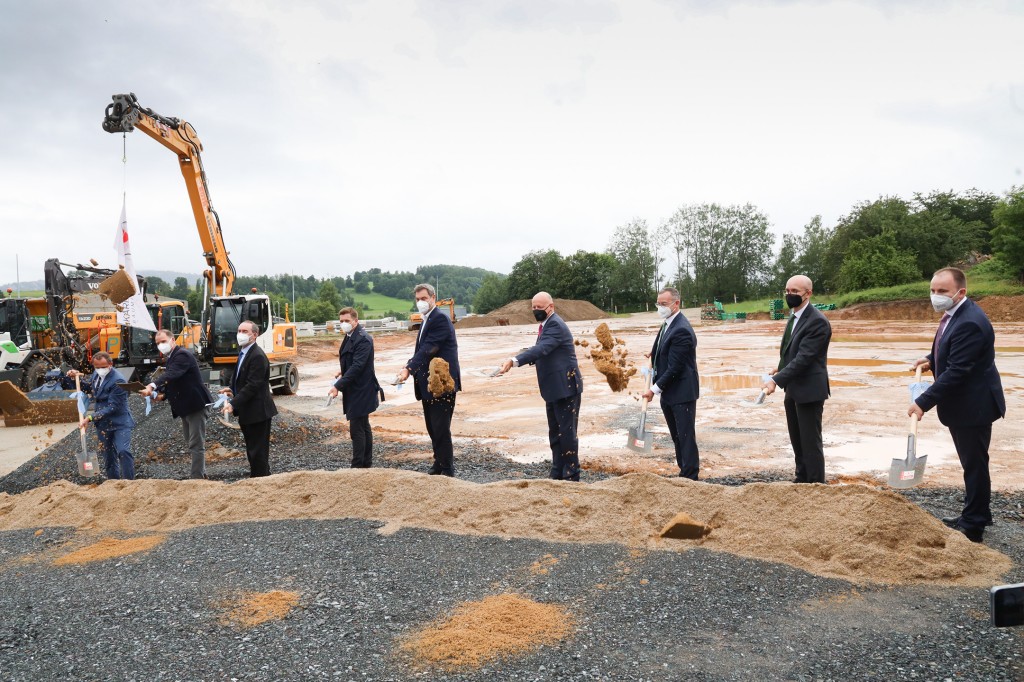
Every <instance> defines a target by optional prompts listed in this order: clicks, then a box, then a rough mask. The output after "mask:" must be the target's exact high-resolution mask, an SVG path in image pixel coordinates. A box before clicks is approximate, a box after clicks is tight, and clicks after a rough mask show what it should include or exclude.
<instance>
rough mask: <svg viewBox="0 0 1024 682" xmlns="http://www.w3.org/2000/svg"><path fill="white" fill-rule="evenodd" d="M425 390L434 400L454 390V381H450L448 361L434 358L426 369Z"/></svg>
mask: <svg viewBox="0 0 1024 682" xmlns="http://www.w3.org/2000/svg"><path fill="white" fill-rule="evenodd" d="M427 389H428V390H429V391H430V393H431V395H433V396H434V397H435V398H436V397H438V396H441V395H444V394H445V393H451V392H452V391H454V390H455V380H454V379H452V374H451V370H450V368H449V367H448V361H447V360H445V359H443V358H434V359H433V360H431V361H430V366H429V367H428V368H427Z"/></svg>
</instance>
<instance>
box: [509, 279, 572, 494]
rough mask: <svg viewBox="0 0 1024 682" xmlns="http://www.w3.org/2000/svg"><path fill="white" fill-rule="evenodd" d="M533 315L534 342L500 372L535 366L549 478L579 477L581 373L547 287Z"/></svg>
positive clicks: (535, 305) (541, 293) (569, 335)
mask: <svg viewBox="0 0 1024 682" xmlns="http://www.w3.org/2000/svg"><path fill="white" fill-rule="evenodd" d="M532 305H533V317H534V319H536V320H537V322H539V323H540V327H539V328H538V329H537V343H535V344H534V345H533V346H531V347H530V348H527V349H526V350H524V351H523V352H522V353H520V354H519V355H517V356H515V357H513V358H509V359H508V360H506V361H505V364H504V365H502V367H501V373H502V374H504V373H505V372H507V371H509V370H510V369H512V367H519V366H521V365H536V366H537V383H538V384H540V396H541V397H542V398H544V402H545V403H546V407H547V416H548V443H549V444H550V445H551V478H553V479H555V480H556V481H578V480H580V455H579V451H580V442H579V436H578V435H577V431H578V428H579V421H580V401H581V397H582V393H583V377H582V375H581V374H580V366H579V364H578V363H577V362H576V348H575V346H574V345H573V342H572V332H570V331H569V327H568V326H567V325H566V324H565V322H564V321H563V320H562V318H561V317H559V316H558V315H556V314H555V302H554V300H553V299H552V298H551V295H550V294H549V293H547V292H546V291H541V292H540V293H538V294H537V295H536V296H534V297H533V304H532Z"/></svg>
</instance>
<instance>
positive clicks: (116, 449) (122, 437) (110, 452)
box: [96, 428, 135, 481]
mask: <svg viewBox="0 0 1024 682" xmlns="http://www.w3.org/2000/svg"><path fill="white" fill-rule="evenodd" d="M96 438H97V439H98V440H99V442H100V450H102V451H103V473H104V475H105V476H106V477H107V478H109V479H114V480H116V479H119V478H123V479H126V480H129V481H131V480H133V479H134V478H135V456H134V455H133V454H132V451H131V446H132V430H131V429H130V428H125V429H109V430H107V429H96Z"/></svg>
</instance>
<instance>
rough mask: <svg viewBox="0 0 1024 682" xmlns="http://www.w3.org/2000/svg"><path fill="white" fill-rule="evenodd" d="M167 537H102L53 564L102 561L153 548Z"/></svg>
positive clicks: (62, 564) (56, 560) (63, 564)
mask: <svg viewBox="0 0 1024 682" xmlns="http://www.w3.org/2000/svg"><path fill="white" fill-rule="evenodd" d="M166 539H167V536H166V535H144V536H142V537H138V538H128V539H127V540H118V539H117V538H104V539H103V540H100V541H99V542H97V543H94V544H91V545H89V546H88V547H83V548H81V549H79V550H76V551H74V552H71V553H70V554H65V555H64V556H62V557H58V558H57V559H55V560H54V562H53V564H54V566H67V565H69V564H89V563H92V562H94V561H104V560H106V559H113V558H115V557H119V556H126V555H128V554H136V553H138V552H145V551H148V550H151V549H153V548H154V547H156V546H157V545H159V544H161V543H162V542H163V541H164V540H166Z"/></svg>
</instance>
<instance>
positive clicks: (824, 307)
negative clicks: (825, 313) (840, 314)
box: [813, 303, 836, 310]
mask: <svg viewBox="0 0 1024 682" xmlns="http://www.w3.org/2000/svg"><path fill="white" fill-rule="evenodd" d="M813 305H814V307H815V308H817V309H818V310H835V309H836V304H835V303H814V304H813Z"/></svg>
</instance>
